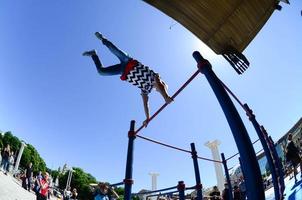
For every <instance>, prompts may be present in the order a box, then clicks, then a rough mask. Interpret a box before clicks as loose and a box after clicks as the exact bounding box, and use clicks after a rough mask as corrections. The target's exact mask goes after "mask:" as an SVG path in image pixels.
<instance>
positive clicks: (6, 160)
mask: <svg viewBox="0 0 302 200" xmlns="http://www.w3.org/2000/svg"><path fill="white" fill-rule="evenodd" d="M10 154H11V151H10V145H9V144H8V145H7V146H6V147H5V148H4V150H3V154H2V162H1V169H2V170H3V172H4V174H5V175H7V169H8V165H9V157H10Z"/></svg>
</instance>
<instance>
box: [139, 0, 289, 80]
mask: <svg viewBox="0 0 302 200" xmlns="http://www.w3.org/2000/svg"><path fill="white" fill-rule="evenodd" d="M144 1H145V2H146V3H148V4H150V5H152V6H154V7H155V8H157V9H159V10H160V11H162V12H163V13H165V14H166V15H168V16H170V17H171V18H173V19H174V20H176V21H177V22H179V23H180V24H182V25H183V26H184V27H185V28H187V29H188V30H189V31H190V32H192V33H193V34H194V35H195V36H196V37H197V38H199V39H200V40H201V41H203V42H204V43H205V44H206V45H208V46H209V47H210V48H211V49H212V50H213V51H214V52H215V53H216V54H220V55H222V56H223V57H224V58H225V59H226V60H227V61H228V62H229V63H230V64H231V66H232V67H233V68H234V70H235V71H236V72H237V73H238V74H242V73H243V72H244V71H245V70H246V69H247V68H248V66H249V61H248V60H247V59H246V58H245V56H244V55H243V54H242V52H243V50H244V49H245V48H246V47H247V46H248V44H249V43H250V42H251V41H252V40H253V39H254V37H255V36H256V35H257V33H258V32H259V31H260V30H261V28H262V27H263V26H264V24H265V23H266V21H267V20H268V19H269V18H270V16H271V15H272V14H273V12H274V10H275V9H278V10H281V6H280V5H278V4H279V1H278V0H265V1H263V0H248V1H240V0H232V1H229V0H219V1H214V2H213V1H197V0H192V1H189V2H188V1H187V0H177V1H158V0H144ZM283 1H284V2H285V3H289V2H288V1H287V0H283Z"/></svg>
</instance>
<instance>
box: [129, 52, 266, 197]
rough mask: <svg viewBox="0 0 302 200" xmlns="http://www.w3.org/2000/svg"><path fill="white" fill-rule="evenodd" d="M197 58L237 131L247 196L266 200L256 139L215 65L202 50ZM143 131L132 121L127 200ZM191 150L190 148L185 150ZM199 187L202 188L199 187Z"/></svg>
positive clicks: (193, 150)
mask: <svg viewBox="0 0 302 200" xmlns="http://www.w3.org/2000/svg"><path fill="white" fill-rule="evenodd" d="M193 57H194V58H195V60H196V62H197V66H198V71H197V72H201V73H202V74H204V75H205V77H206V78H207V80H208V82H209V84H210V86H211V87H212V89H213V91H214V93H215V95H216V97H217V99H218V101H219V103H220V105H221V107H222V110H223V112H224V114H225V116H226V119H227V121H228V123H229V126H230V128H231V131H232V133H233V137H234V139H235V142H236V145H237V147H238V150H239V154H240V158H241V159H242V163H243V165H242V171H243V173H244V175H245V183H246V187H247V188H248V190H247V196H248V198H249V199H253V200H254V199H255V200H256V199H257V200H262V199H265V197H264V189H263V187H259V186H262V177H261V173H260V168H259V165H258V162H257V158H256V154H255V151H254V149H253V145H252V142H251V140H250V138H249V136H248V133H247V131H246V129H245V126H244V124H243V122H242V120H241V118H240V116H239V114H238V112H237V110H236V108H235V106H234V104H233V102H232V101H231V99H230V97H229V96H228V94H227V92H226V90H225V89H224V87H223V85H222V84H221V82H220V80H219V79H218V78H217V76H216V75H215V73H214V72H213V71H212V69H211V64H210V63H209V61H207V60H205V59H204V58H203V57H202V56H201V55H200V53H199V52H194V53H193ZM197 74H198V73H194V74H193V76H192V77H191V78H190V79H189V80H188V81H187V82H186V83H185V84H184V85H183V86H182V87H181V88H180V89H179V90H178V91H177V92H176V93H175V94H174V95H173V98H175V97H176V96H177V95H178V94H179V93H180V92H181V91H182V90H183V89H184V88H185V87H186V86H187V85H188V84H189V83H190V82H191V81H192V80H193V79H194V78H195V77H196V76H197ZM166 106H167V104H164V105H163V106H162V107H161V108H160V109H159V110H158V111H157V112H155V114H154V115H153V116H152V117H151V118H150V120H152V119H153V118H154V117H156V116H157V115H158V114H159V113H160V112H161V111H162V110H163V109H164V108H165V107H166ZM141 130H142V127H140V128H139V129H138V130H137V131H135V121H131V124H130V130H129V132H128V137H129V141H128V152H127V164H126V174H125V179H124V183H125V195H124V198H125V199H126V200H130V198H131V187H132V184H133V180H132V170H133V167H132V163H133V149H134V140H135V138H136V136H138V137H141V138H143V137H142V136H139V135H138V132H139V131H141ZM191 148H192V149H191V152H193V153H192V158H193V159H194V158H196V159H197V153H196V150H195V146H194V144H191ZM185 152H187V151H185ZM193 162H194V170H195V172H196V173H195V174H197V176H196V186H197V189H200V193H199V195H198V196H199V198H202V193H201V183H200V176H199V171H198V164H197V162H196V160H194V161H193ZM198 187H199V188H198Z"/></svg>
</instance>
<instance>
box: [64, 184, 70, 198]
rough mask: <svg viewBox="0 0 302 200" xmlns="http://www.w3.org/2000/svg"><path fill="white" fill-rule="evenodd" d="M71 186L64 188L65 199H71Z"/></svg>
mask: <svg viewBox="0 0 302 200" xmlns="http://www.w3.org/2000/svg"><path fill="white" fill-rule="evenodd" d="M70 189H71V188H70V187H67V188H66V189H65V190H64V200H69V199H70V197H71V191H70Z"/></svg>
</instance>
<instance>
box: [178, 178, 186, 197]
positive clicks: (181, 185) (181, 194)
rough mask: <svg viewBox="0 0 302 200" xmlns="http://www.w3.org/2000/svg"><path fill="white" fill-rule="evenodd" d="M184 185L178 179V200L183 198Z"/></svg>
mask: <svg viewBox="0 0 302 200" xmlns="http://www.w3.org/2000/svg"><path fill="white" fill-rule="evenodd" d="M185 189H186V185H185V183H184V182H183V181H178V185H177V190H178V192H179V200H185Z"/></svg>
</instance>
